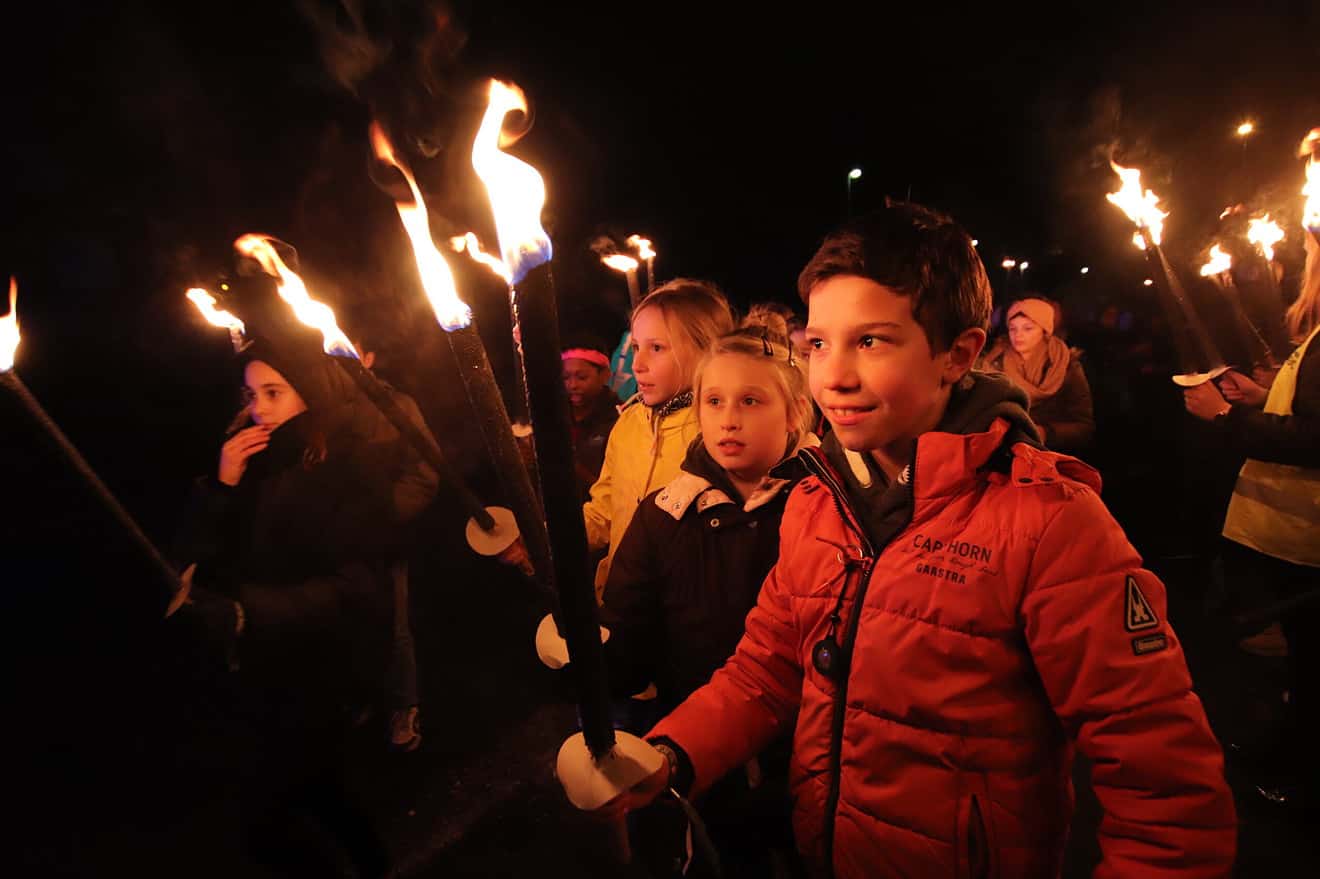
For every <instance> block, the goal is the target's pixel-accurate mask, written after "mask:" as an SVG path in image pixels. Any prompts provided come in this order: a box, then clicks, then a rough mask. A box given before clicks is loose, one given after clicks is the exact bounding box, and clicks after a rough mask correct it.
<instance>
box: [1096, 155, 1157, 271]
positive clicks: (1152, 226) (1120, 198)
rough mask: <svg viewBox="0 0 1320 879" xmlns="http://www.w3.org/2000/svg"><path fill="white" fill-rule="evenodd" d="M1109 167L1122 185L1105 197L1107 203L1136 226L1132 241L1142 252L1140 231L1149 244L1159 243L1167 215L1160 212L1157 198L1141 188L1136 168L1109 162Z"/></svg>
mask: <svg viewBox="0 0 1320 879" xmlns="http://www.w3.org/2000/svg"><path fill="white" fill-rule="evenodd" d="M1109 165H1110V167H1111V168H1113V169H1114V173H1115V174H1117V175H1118V179H1119V180H1121V181H1122V183H1123V185H1122V186H1121V187H1119V190H1118V191H1117V192H1111V193H1108V194H1107V195H1105V198H1107V199H1109V203H1110V204H1112V205H1114V206H1116V207H1117V208H1118V209H1119V210H1121V211H1122V212H1123V213H1125V214H1127V217H1128V219H1129V220H1131V221H1132V222H1134V223H1136V224H1137V229H1138V230H1139V231H1138V234H1137V236H1136V237H1135V238H1133V239H1132V240H1133V241H1134V242H1136V244H1137V246H1138V247H1140V248H1141V249H1142V250H1145V249H1146V242H1145V240H1144V238H1143V236H1142V235H1141V232H1140V230H1145V232H1146V234H1148V235H1149V236H1150V243H1151V244H1159V243H1160V235H1161V234H1162V233H1163V231H1164V218H1165V217H1167V216H1168V215H1169V214H1168V212H1166V211H1162V210H1160V206H1159V201H1160V200H1159V198H1157V197H1156V195H1155V193H1153V192H1151V191H1150V190H1149V189H1142V188H1141V172H1140V171H1138V170H1137V169H1136V168H1124V167H1123V166H1122V165H1119V164H1116V163H1115V162H1113V161H1111V162H1110V163H1109Z"/></svg>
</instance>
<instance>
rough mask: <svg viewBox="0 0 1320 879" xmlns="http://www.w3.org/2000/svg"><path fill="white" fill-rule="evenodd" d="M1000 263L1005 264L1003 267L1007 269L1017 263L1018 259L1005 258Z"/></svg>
mask: <svg viewBox="0 0 1320 879" xmlns="http://www.w3.org/2000/svg"><path fill="white" fill-rule="evenodd" d="M1000 265H1001V266H1003V267H1004V268H1006V269H1011V268H1013V266H1015V265H1017V260H1015V259H1005V260H1004V261H1003V262H1001V263H1000Z"/></svg>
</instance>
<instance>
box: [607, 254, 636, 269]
mask: <svg viewBox="0 0 1320 879" xmlns="http://www.w3.org/2000/svg"><path fill="white" fill-rule="evenodd" d="M600 261H601V262H603V263H604V264H605V265H607V266H609V267H610V268H612V269H614V270H615V271H616V272H635V271H637V260H635V259H633V258H632V257H631V256H628V255H627V254H623V253H611V254H610V255H609V256H602V257H601V258H600Z"/></svg>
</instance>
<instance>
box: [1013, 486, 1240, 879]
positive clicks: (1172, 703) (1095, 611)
mask: <svg viewBox="0 0 1320 879" xmlns="http://www.w3.org/2000/svg"><path fill="white" fill-rule="evenodd" d="M1058 488H1062V489H1063V490H1065V491H1070V492H1071V493H1072V496H1071V497H1069V498H1067V499H1066V500H1063V501H1062V502H1061V503H1060V505H1059V510H1058V512H1057V513H1056V514H1055V515H1054V516H1053V518H1052V519H1051V520H1050V521H1049V522H1048V523H1047V525H1046V526H1045V528H1044V531H1043V532H1042V534H1041V538H1040V543H1039V545H1038V547H1037V549H1036V552H1035V555H1034V558H1033V561H1032V564H1031V569H1030V571H1029V575H1028V578H1027V588H1026V592H1025V594H1024V596H1023V601H1022V605H1021V613H1022V616H1023V620H1022V623H1023V627H1024V631H1025V633H1026V637H1027V642H1028V646H1029V648H1030V650H1031V653H1032V656H1033V658H1034V660H1035V664H1036V668H1037V669H1038V671H1039V673H1040V677H1041V681H1042V682H1043V683H1044V686H1045V690H1046V692H1047V694H1048V696H1049V699H1050V701H1051V703H1052V704H1053V706H1054V710H1055V712H1056V713H1057V715H1058V717H1059V719H1060V721H1061V722H1062V723H1063V726H1064V728H1065V730H1066V731H1067V732H1068V734H1069V735H1070V736H1071V737H1073V738H1074V739H1075V740H1076V742H1077V746H1078V747H1079V748H1080V749H1081V751H1082V753H1084V754H1086V755H1087V757H1089V758H1090V760H1091V762H1092V770H1091V780H1092V784H1093V786H1094V788H1095V792H1096V795H1097V797H1098V798H1099V800H1100V804H1101V806H1102V807H1103V809H1104V815H1103V818H1102V819H1101V823H1100V828H1099V837H1100V848H1101V851H1102V854H1103V859H1102V862H1101V864H1100V865H1099V866H1098V867H1097V868H1096V871H1095V874H1094V875H1095V877H1096V879H1111V877H1126V876H1144V877H1160V876H1170V877H1171V876H1175V875H1176V876H1178V877H1180V879H1181V877H1218V876H1228V875H1229V874H1230V872H1231V870H1232V865H1233V856H1234V851H1235V848H1236V835H1237V820H1236V815H1235V812H1234V807H1233V798H1232V794H1231V793H1230V792H1229V789H1228V785H1227V783H1226V782H1225V780H1224V766H1223V753H1222V751H1221V750H1220V747H1219V743H1218V742H1217V741H1216V740H1215V737H1214V734H1213V733H1212V732H1211V731H1210V726H1209V723H1208V722H1207V720H1206V716H1205V711H1204V709H1203V708H1202V706H1201V702H1200V700H1199V699H1198V698H1197V697H1196V694H1195V693H1193V692H1192V681H1191V676H1190V675H1189V674H1188V671H1187V663H1186V661H1185V659H1184V657H1183V653H1182V648H1181V647H1180V646H1179V644H1178V639H1177V636H1176V635H1175V634H1174V632H1173V629H1172V628H1171V627H1170V625H1169V621H1168V610H1167V605H1166V601H1165V593H1164V586H1163V584H1162V583H1160V581H1159V579H1158V578H1157V577H1156V576H1155V575H1154V574H1152V573H1151V572H1150V571H1147V570H1145V569H1144V568H1142V566H1141V557H1140V556H1139V555H1138V554H1137V552H1136V550H1135V549H1133V548H1132V545H1131V544H1130V543H1128V541H1127V538H1126V537H1125V536H1124V534H1123V531H1122V529H1121V528H1120V527H1119V526H1118V523H1117V522H1115V521H1114V519H1113V518H1112V517H1111V516H1110V514H1109V511H1108V510H1107V509H1106V508H1105V506H1104V504H1103V503H1102V502H1101V501H1100V498H1099V497H1098V496H1097V495H1096V494H1095V493H1094V492H1092V491H1091V490H1090V489H1088V488H1085V487H1080V486H1059V487H1058ZM1027 490H1039V489H1027ZM1056 490H1057V489H1056Z"/></svg>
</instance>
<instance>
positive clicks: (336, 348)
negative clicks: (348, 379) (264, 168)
mask: <svg viewBox="0 0 1320 879" xmlns="http://www.w3.org/2000/svg"><path fill="white" fill-rule="evenodd" d="M270 242H271V239H270V238H268V237H266V236H265V235H255V234H251V233H249V234H247V235H244V236H242V237H241V238H239V239H238V240H237V241H235V242H234V249H235V250H237V251H238V252H239V253H241V254H243V255H244V256H248V257H251V258H252V259H255V260H256V261H257V262H258V263H259V264H260V265H261V267H262V269H264V270H265V271H266V274H268V275H272V276H273V277H274V278H275V280H276V284H275V289H277V290H278V291H279V294H280V298H281V299H283V300H284V301H285V302H287V303H288V304H289V307H290V308H292V309H293V314H294V316H295V317H297V318H298V320H300V321H302V322H303V323H304V324H306V325H307V326H309V327H311V328H312V329H314V330H317V331H318V332H320V334H321V347H322V348H323V350H324V351H325V353H327V354H336V355H338V356H340V357H352V358H354V359H356V358H357V351H355V350H354V349H353V343H352V342H351V341H349V338H348V336H346V335H344V331H343V330H341V329H339V325H338V324H337V323H335V313H334V310H333V309H331V308H330V306H328V305H326V304H325V303H324V302H317V301H316V300H315V299H313V298H312V296H311V294H310V293H308V292H307V285H306V284H304V283H303V279H302V278H300V277H299V276H298V273H297V272H295V271H293V270H292V269H290V268H289V267H288V266H286V265H285V264H284V260H282V259H280V255H279V254H278V253H276V252H275V248H274V246H272V245H271V243H270Z"/></svg>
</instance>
